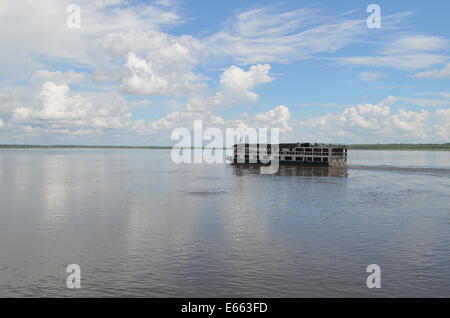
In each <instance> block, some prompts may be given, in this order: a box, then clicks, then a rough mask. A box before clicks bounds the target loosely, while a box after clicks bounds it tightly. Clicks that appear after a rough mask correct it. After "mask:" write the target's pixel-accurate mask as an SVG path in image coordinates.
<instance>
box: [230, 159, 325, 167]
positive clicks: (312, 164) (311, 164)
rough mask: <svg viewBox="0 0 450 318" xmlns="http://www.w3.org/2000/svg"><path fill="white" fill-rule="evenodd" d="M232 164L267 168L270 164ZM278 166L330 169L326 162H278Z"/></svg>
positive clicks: (247, 162) (235, 162)
mask: <svg viewBox="0 0 450 318" xmlns="http://www.w3.org/2000/svg"><path fill="white" fill-rule="evenodd" d="M232 164H236V165H265V166H268V165H270V163H262V162H260V161H258V162H249V161H248V160H247V161H245V162H241V161H240V162H238V161H236V160H234V161H232ZM279 165H280V166H300V167H330V166H331V165H330V164H329V163H328V162H303V161H284V160H280V161H279Z"/></svg>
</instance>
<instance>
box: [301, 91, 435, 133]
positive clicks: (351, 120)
mask: <svg viewBox="0 0 450 318" xmlns="http://www.w3.org/2000/svg"><path fill="white" fill-rule="evenodd" d="M395 100H396V98H395V97H392V96H391V97H389V98H388V99H386V100H384V101H382V102H380V103H378V104H375V105H373V104H360V105H357V106H355V107H349V108H346V109H344V110H343V111H342V112H341V113H338V114H330V113H328V114H326V115H324V116H320V117H316V118H312V119H311V120H309V121H308V122H307V126H309V127H311V128H316V129H318V130H315V131H319V132H320V133H327V134H329V135H328V136H330V135H331V136H333V135H334V136H339V137H344V138H346V139H347V140H358V139H361V140H368V139H370V140H378V141H383V140H384V139H385V138H420V139H426V138H428V136H427V133H426V131H425V128H426V125H425V122H426V121H427V120H428V118H429V112H427V111H420V112H409V111H405V110H400V111H399V112H397V113H392V112H391V108H390V106H388V104H392V103H393V102H395ZM380 138H381V139H380Z"/></svg>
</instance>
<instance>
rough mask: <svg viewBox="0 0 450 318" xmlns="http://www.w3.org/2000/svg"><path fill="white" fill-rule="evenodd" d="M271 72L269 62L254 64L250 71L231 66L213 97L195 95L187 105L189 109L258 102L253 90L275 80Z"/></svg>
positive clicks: (221, 78) (223, 74)
mask: <svg viewBox="0 0 450 318" xmlns="http://www.w3.org/2000/svg"><path fill="white" fill-rule="evenodd" d="M269 72H270V65H268V64H258V65H253V66H251V67H250V68H249V70H248V71H244V70H243V69H241V68H240V67H237V66H231V67H229V68H228V69H226V70H225V71H224V72H223V73H222V75H221V76H220V80H219V89H218V91H217V92H216V94H215V95H214V96H213V97H212V98H204V97H202V96H199V95H194V96H193V97H192V98H191V99H190V101H189V103H188V105H187V107H188V109H189V110H205V109H209V108H212V107H219V106H230V105H236V104H240V103H252V102H256V101H257V100H258V97H259V96H258V94H256V93H255V92H253V90H254V89H255V88H256V87H257V86H259V85H261V84H264V83H269V82H271V81H273V80H274V78H273V77H271V76H270V75H269Z"/></svg>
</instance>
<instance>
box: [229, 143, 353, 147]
mask: <svg viewBox="0 0 450 318" xmlns="http://www.w3.org/2000/svg"><path fill="white" fill-rule="evenodd" d="M239 145H243V146H245V147H250V146H253V147H259V146H260V145H262V146H265V144H239ZM267 145H268V146H271V145H272V144H267ZM237 146H238V145H237V144H236V145H234V147H237ZM279 147H280V148H300V147H301V148H314V147H331V148H348V146H347V145H341V144H325V143H309V142H305V143H300V142H299V143H281V144H279Z"/></svg>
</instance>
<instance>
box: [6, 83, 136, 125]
mask: <svg viewBox="0 0 450 318" xmlns="http://www.w3.org/2000/svg"><path fill="white" fill-rule="evenodd" d="M130 119H131V113H130V111H129V108H128V105H127V103H126V102H125V100H123V98H121V97H119V96H111V94H103V95H102V94H71V93H70V88H69V86H67V85H57V84H56V83H54V82H51V81H49V82H46V83H44V84H43V86H42V90H41V92H40V94H39V96H38V98H37V100H36V101H34V103H33V104H32V105H27V106H25V107H17V108H15V109H14V110H13V112H12V122H13V123H14V124H17V125H22V126H24V127H28V128H27V129H26V130H25V131H31V130H33V129H34V131H35V132H36V131H52V130H55V131H56V132H58V131H59V132H61V131H66V130H67V131H70V130H71V129H75V130H79V129H83V130H86V129H88V128H89V129H92V128H94V129H98V128H115V129H118V128H124V127H127V126H128V125H129V122H130ZM42 129H43V130H42Z"/></svg>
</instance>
